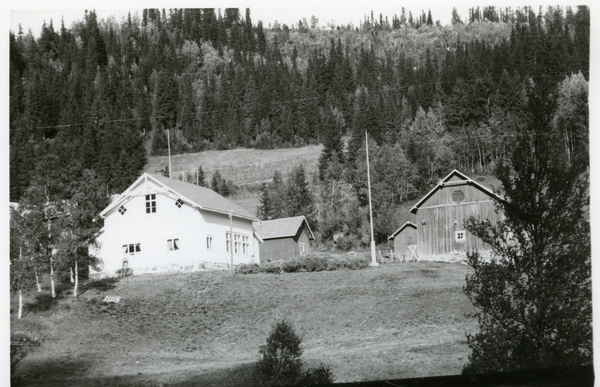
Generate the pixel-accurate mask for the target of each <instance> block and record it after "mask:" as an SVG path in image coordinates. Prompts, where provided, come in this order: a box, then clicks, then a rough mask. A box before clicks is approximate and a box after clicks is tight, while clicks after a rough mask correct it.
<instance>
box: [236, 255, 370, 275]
mask: <svg viewBox="0 0 600 387" xmlns="http://www.w3.org/2000/svg"><path fill="white" fill-rule="evenodd" d="M370 262H371V261H370V260H369V258H368V257H365V256H354V257H350V256H348V257H346V256H343V257H333V256H317V255H309V256H306V257H294V258H290V259H287V260H285V261H278V262H268V263H263V264H261V265H258V264H256V263H250V264H240V265H238V266H237V267H236V269H235V272H236V273H239V274H257V273H272V274H281V273H300V272H306V271H310V272H314V271H325V270H327V271H332V270H340V269H349V270H358V269H364V268H366V267H368V266H369V263H370Z"/></svg>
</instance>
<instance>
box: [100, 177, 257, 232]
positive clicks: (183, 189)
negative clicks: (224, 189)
mask: <svg viewBox="0 0 600 387" xmlns="http://www.w3.org/2000/svg"><path fill="white" fill-rule="evenodd" d="M144 179H149V180H153V181H154V182H155V183H157V184H158V185H159V186H162V187H163V188H165V190H166V191H167V192H169V193H171V194H173V195H174V196H177V197H179V198H181V199H182V200H183V201H185V202H188V203H190V204H191V205H193V206H195V207H198V208H200V209H203V210H206V211H212V212H218V213H222V214H229V213H230V212H231V213H232V215H233V216H236V217H238V218H244V219H249V220H253V221H254V220H258V218H257V217H256V216H254V215H252V214H251V213H249V212H248V211H246V210H244V209H243V208H241V207H240V206H238V205H237V204H235V203H233V202H231V201H229V200H228V199H226V198H224V197H223V196H221V195H219V194H218V193H216V192H215V191H213V190H212V189H210V188H206V187H202V186H198V185H194V184H190V183H186V182H184V181H181V180H177V179H169V178H168V177H165V176H159V175H150V174H148V173H144V174H143V175H142V176H140V178H138V179H137V180H136V181H135V183H133V184H132V185H131V186H129V188H127V190H125V192H123V193H122V194H121V195H120V196H119V197H118V198H117V199H115V200H114V201H113V202H112V203H111V204H110V205H109V206H108V207H106V208H105V209H104V210H103V211H102V212H101V213H100V216H104V215H106V213H107V212H108V211H110V210H111V209H113V208H115V207H116V206H117V205H118V204H120V203H122V202H123V200H125V199H127V198H128V197H129V195H128V194H129V192H130V191H132V190H133V189H134V188H135V187H137V186H138V185H139V184H140V182H141V181H142V180H144Z"/></svg>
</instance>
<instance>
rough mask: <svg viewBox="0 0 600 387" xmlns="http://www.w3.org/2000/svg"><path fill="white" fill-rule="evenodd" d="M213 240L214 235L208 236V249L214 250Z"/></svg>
mask: <svg viewBox="0 0 600 387" xmlns="http://www.w3.org/2000/svg"><path fill="white" fill-rule="evenodd" d="M212 240H213V237H212V236H207V237H206V250H209V251H210V250H212Z"/></svg>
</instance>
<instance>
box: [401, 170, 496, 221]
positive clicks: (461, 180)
mask: <svg viewBox="0 0 600 387" xmlns="http://www.w3.org/2000/svg"><path fill="white" fill-rule="evenodd" d="M459 186H470V187H473V188H475V189H477V190H479V191H481V192H482V193H483V194H484V195H487V196H489V197H490V198H492V199H495V200H500V201H504V199H503V198H502V197H501V196H499V195H497V194H496V193H494V191H492V190H491V189H489V188H487V187H485V186H483V185H482V184H480V183H478V182H476V181H475V180H473V179H471V178H470V177H468V176H467V175H465V174H464V173H462V172H460V171H458V170H456V169H455V170H453V171H452V172H450V173H449V174H448V175H447V176H446V177H444V178H443V179H442V181H441V182H440V183H439V184H438V185H436V186H435V187H433V189H432V190H431V191H429V192H428V193H427V194H426V195H425V196H423V198H421V200H419V201H418V202H417V204H415V205H414V206H413V207H412V208H411V209H410V212H412V213H413V214H416V213H417V211H418V210H419V208H421V207H422V206H424V205H425V203H427V202H428V201H429V200H430V199H432V197H433V196H434V195H435V193H436V192H438V191H439V190H440V189H442V188H448V187H459ZM457 191H460V189H457ZM463 200H464V198H463ZM463 200H461V197H460V196H459V195H456V196H455V197H454V198H453V202H455V203H457V204H458V203H460V202H461V201H463ZM428 204H429V205H431V203H428ZM435 204H441V203H435ZM447 204H450V203H447Z"/></svg>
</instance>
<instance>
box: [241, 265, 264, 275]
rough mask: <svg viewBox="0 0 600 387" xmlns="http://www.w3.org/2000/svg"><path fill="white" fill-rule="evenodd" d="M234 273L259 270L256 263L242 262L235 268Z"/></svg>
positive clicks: (257, 271) (252, 272)
mask: <svg viewBox="0 0 600 387" xmlns="http://www.w3.org/2000/svg"><path fill="white" fill-rule="evenodd" d="M235 272H236V274H258V273H260V272H261V269H260V266H259V265H258V264H257V263H242V264H239V265H237V267H236V268H235Z"/></svg>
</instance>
